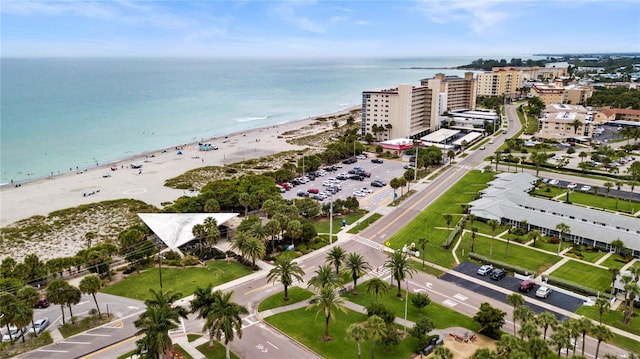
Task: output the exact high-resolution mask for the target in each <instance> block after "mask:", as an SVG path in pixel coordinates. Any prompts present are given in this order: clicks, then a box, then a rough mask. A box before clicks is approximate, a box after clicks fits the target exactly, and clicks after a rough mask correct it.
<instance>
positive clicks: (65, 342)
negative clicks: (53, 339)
mask: <svg viewBox="0 0 640 359" xmlns="http://www.w3.org/2000/svg"><path fill="white" fill-rule="evenodd" d="M59 343H62V344H82V345H91V343H90V342H71V341H66V340H65V341H61V342H59Z"/></svg>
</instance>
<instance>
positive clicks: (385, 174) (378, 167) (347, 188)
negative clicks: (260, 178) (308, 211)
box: [282, 156, 406, 210]
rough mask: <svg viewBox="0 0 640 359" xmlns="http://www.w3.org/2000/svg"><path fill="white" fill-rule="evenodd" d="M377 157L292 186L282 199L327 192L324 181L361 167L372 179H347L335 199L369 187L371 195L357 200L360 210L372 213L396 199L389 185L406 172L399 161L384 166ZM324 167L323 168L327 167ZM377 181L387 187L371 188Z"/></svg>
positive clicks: (368, 194) (343, 165) (340, 183)
mask: <svg viewBox="0 0 640 359" xmlns="http://www.w3.org/2000/svg"><path fill="white" fill-rule="evenodd" d="M373 158H374V157H371V156H370V157H369V158H367V159H360V160H358V161H357V162H355V163H352V164H343V163H338V164H336V165H335V166H336V171H333V172H327V173H326V174H325V175H324V176H321V177H317V178H316V179H314V180H311V181H309V182H307V183H304V184H301V185H297V186H294V187H292V188H291V189H290V190H288V191H286V192H284V193H282V197H284V198H286V199H293V198H300V197H298V196H297V193H298V192H307V193H308V190H309V189H312V188H313V189H317V190H318V191H319V192H322V191H324V190H325V189H326V188H327V187H326V186H323V182H325V181H327V180H328V179H329V178H336V177H337V176H338V175H339V174H342V173H344V174H349V173H348V172H349V171H350V170H353V169H354V168H355V167H361V168H363V169H364V170H365V171H367V172H370V173H371V177H368V178H367V177H365V178H363V180H362V181H359V180H353V179H346V180H341V181H339V185H340V188H341V190H340V191H339V192H337V193H336V194H334V195H332V196H331V198H332V199H345V198H347V197H349V196H353V195H354V192H356V191H357V190H359V189H361V188H367V189H370V190H371V191H372V193H365V195H364V196H362V197H357V199H358V202H359V203H360V208H363V209H366V210H372V209H374V208H376V207H377V206H378V205H379V204H380V203H381V202H383V201H386V200H391V199H392V198H393V189H392V188H391V187H390V186H389V182H390V181H391V179H393V178H397V177H400V176H402V175H403V174H404V172H405V171H406V170H405V169H404V168H402V167H403V165H404V164H405V163H402V162H400V161H399V160H387V159H384V160H383V163H372V162H371V160H372V159H373ZM324 167H326V166H323V167H321V168H324ZM375 180H380V181H383V182H384V183H386V185H385V186H384V187H374V186H372V185H371V182H373V181H375ZM398 194H400V189H398ZM329 200H330V199H329V198H327V199H325V200H323V201H322V202H323V203H326V202H329Z"/></svg>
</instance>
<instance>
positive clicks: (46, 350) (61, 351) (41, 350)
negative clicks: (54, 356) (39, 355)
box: [36, 349, 69, 353]
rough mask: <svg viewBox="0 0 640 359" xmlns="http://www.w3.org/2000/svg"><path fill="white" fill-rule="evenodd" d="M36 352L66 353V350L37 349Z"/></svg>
mask: <svg viewBox="0 0 640 359" xmlns="http://www.w3.org/2000/svg"><path fill="white" fill-rule="evenodd" d="M36 351H38V352H45V353H68V352H69V351H68V350H53V349H37V350H36Z"/></svg>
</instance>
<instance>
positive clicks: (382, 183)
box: [371, 180, 387, 187]
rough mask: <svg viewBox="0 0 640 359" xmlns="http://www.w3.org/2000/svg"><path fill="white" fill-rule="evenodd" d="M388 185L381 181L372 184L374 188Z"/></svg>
mask: <svg viewBox="0 0 640 359" xmlns="http://www.w3.org/2000/svg"><path fill="white" fill-rule="evenodd" d="M386 185H387V184H386V183H385V182H383V181H380V180H375V181H373V182H371V186H373V187H384V186H386Z"/></svg>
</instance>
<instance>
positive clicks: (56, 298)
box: [46, 279, 71, 325]
mask: <svg viewBox="0 0 640 359" xmlns="http://www.w3.org/2000/svg"><path fill="white" fill-rule="evenodd" d="M70 288H71V285H70V284H69V283H67V282H66V281H64V280H62V279H54V280H52V281H51V283H49V285H48V286H47V291H46V293H47V299H48V300H49V302H51V303H53V304H59V305H60V310H61V311H62V324H63V325H64V324H65V323H66V321H65V317H64V305H65V304H66V303H67V292H68V291H69V290H70Z"/></svg>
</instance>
